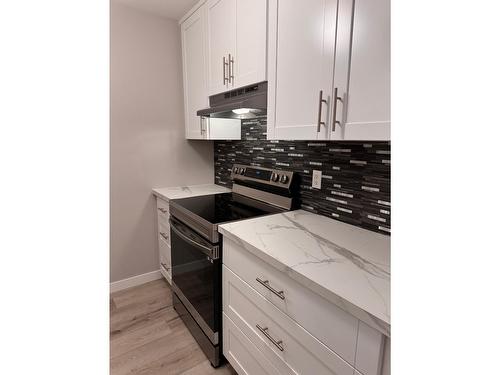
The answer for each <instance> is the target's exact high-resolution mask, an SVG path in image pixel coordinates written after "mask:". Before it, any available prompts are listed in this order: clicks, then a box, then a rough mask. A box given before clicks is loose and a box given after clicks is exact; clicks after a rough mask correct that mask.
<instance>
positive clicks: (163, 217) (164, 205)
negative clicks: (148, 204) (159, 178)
mask: <svg viewBox="0 0 500 375" xmlns="http://www.w3.org/2000/svg"><path fill="white" fill-rule="evenodd" d="M156 212H157V213H158V225H160V224H164V225H167V224H168V219H169V217H170V209H169V207H168V202H166V201H164V200H163V199H160V198H156Z"/></svg>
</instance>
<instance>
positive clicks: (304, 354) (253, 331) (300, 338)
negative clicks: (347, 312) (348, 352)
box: [222, 266, 354, 375]
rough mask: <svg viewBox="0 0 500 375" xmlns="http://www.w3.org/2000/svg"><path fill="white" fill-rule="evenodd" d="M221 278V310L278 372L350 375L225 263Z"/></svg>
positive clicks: (331, 354)
mask: <svg viewBox="0 0 500 375" xmlns="http://www.w3.org/2000/svg"><path fill="white" fill-rule="evenodd" d="M222 278H223V288H224V296H223V311H224V313H225V314H226V315H227V316H228V317H229V318H231V320H232V321H233V322H234V323H235V324H236V326H237V327H239V328H240V329H241V331H242V332H243V333H244V334H245V336H247V337H248V338H249V339H250V341H251V342H252V343H253V344H254V345H255V346H256V347H257V348H258V349H259V350H260V351H261V352H262V353H263V354H264V356H265V357H266V358H267V359H268V360H269V361H270V362H271V363H272V364H273V365H274V366H275V367H276V368H277V369H278V371H279V372H280V373H281V374H291V375H292V374H296V373H297V374H315V375H329V374H337V375H352V374H353V370H354V369H353V368H352V367H351V366H349V364H348V363H347V362H345V361H344V360H343V359H341V358H340V357H339V356H338V355H337V354H335V353H334V352H332V351H331V350H330V349H328V348H327V347H326V346H325V345H323V344H322V343H321V342H320V341H318V340H317V339H316V338H315V337H313V336H312V335H311V334H310V333H309V332H307V331H306V330H305V329H304V328H302V327H301V326H300V325H298V324H297V323H296V322H295V321H294V320H293V319H291V318H290V317H288V316H287V315H286V314H284V313H283V312H281V311H280V310H279V309H277V308H276V307H275V306H274V305H273V304H271V303H270V302H268V301H266V300H265V299H264V298H263V297H262V296H260V295H259V293H257V292H256V291H255V290H254V289H253V288H251V287H250V286H249V285H248V284H246V283H245V282H244V281H243V280H241V279H240V278H239V277H238V276H236V275H235V274H234V273H233V272H232V271H230V270H229V268H227V267H225V266H224V267H223V271H222ZM325 323H326V322H325Z"/></svg>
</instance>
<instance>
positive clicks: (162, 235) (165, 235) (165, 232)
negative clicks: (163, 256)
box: [158, 223, 171, 247]
mask: <svg viewBox="0 0 500 375" xmlns="http://www.w3.org/2000/svg"><path fill="white" fill-rule="evenodd" d="M158 240H160V241H164V242H166V243H167V245H168V246H169V247H170V246H171V245H170V224H161V223H159V224H158Z"/></svg>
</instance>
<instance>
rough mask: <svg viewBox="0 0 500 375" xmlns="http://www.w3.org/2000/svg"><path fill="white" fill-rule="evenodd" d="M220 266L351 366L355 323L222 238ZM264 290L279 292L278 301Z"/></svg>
mask: <svg viewBox="0 0 500 375" xmlns="http://www.w3.org/2000/svg"><path fill="white" fill-rule="evenodd" d="M223 251H224V255H223V262H224V264H225V265H226V266H227V267H228V268H230V269H231V270H232V271H233V272H234V273H236V274H237V275H238V276H239V277H241V278H242V279H243V280H244V281H245V282H246V283H247V284H249V285H250V286H251V287H253V288H254V289H255V290H256V291H258V292H259V293H260V294H261V295H262V296H263V297H264V298H265V299H266V300H268V301H269V302H271V303H272V304H273V305H274V306H276V307H277V308H278V309H280V310H281V311H282V312H283V313H285V314H286V315H288V316H290V317H291V318H292V319H293V320H295V321H296V322H298V323H299V324H300V325H301V326H302V327H304V328H305V329H306V330H307V331H309V332H310V333H311V334H312V335H313V336H314V337H317V338H318V339H319V340H320V341H321V342H322V343H324V344H325V345H326V346H327V347H329V348H330V349H331V350H333V351H334V352H335V353H337V354H338V355H340V356H341V357H342V358H343V359H344V360H346V361H347V362H348V363H350V364H351V365H354V360H355V356H356V340H357V335H358V319H356V318H355V317H354V316H352V315H351V314H348V313H346V312H345V311H344V310H342V309H340V308H338V307H337V306H335V305H332V304H331V303H330V302H329V301H327V300H326V299H324V298H322V297H320V296H319V295H317V294H315V293H312V292H311V290H310V289H307V288H305V287H304V286H302V285H301V284H299V283H298V282H296V281H295V280H293V279H291V278H290V277H289V276H288V275H286V274H284V273H282V272H279V271H277V270H276V269H275V268H274V267H272V266H270V265H269V264H267V263H265V262H263V261H262V260H261V259H259V258H257V257H256V256H255V255H253V254H251V253H249V252H248V251H246V250H245V249H243V248H242V247H241V246H239V245H238V244H236V243H235V242H233V241H231V240H229V239H226V238H224V246H223ZM257 279H259V280H261V281H265V280H267V281H268V282H269V284H268V286H269V287H271V288H273V289H275V290H278V291H282V292H283V293H282V297H283V299H282V298H281V297H280V296H277V295H276V294H274V293H272V292H271V290H270V289H268V288H267V287H266V286H265V285H263V284H261V283H260V282H259V281H257Z"/></svg>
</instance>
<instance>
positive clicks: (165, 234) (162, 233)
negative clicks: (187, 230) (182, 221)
mask: <svg viewBox="0 0 500 375" xmlns="http://www.w3.org/2000/svg"><path fill="white" fill-rule="evenodd" d="M160 236H162V237H163V238H164V239H166V240H167V241H168V234H167V233H165V232H160Z"/></svg>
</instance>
